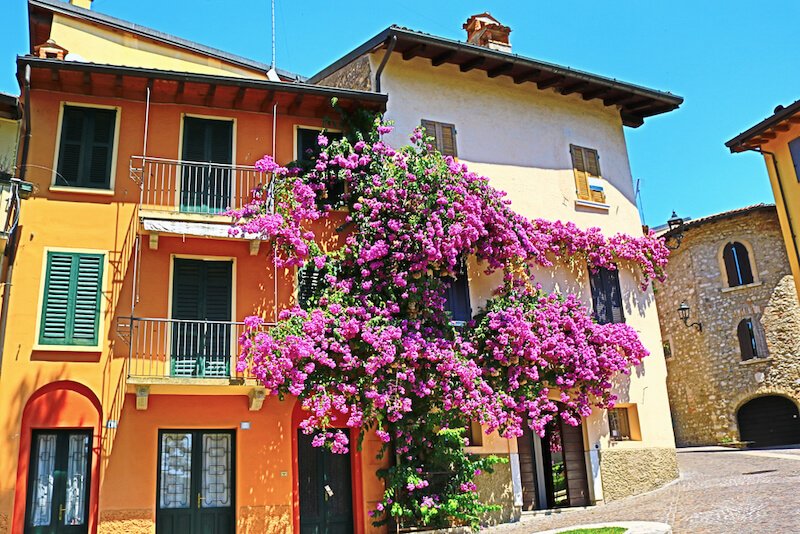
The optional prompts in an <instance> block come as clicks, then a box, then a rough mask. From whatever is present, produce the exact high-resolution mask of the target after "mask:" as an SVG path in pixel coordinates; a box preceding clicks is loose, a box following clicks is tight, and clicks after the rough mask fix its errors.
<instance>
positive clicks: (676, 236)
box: [664, 210, 683, 250]
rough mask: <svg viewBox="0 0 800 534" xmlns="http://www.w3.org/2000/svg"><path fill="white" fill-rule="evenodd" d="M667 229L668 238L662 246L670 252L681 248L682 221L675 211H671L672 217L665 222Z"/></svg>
mask: <svg viewBox="0 0 800 534" xmlns="http://www.w3.org/2000/svg"><path fill="white" fill-rule="evenodd" d="M667 227H668V228H669V236H668V237H667V239H666V240H665V241H664V245H666V247H667V248H668V249H670V250H675V249H677V248H678V247H679V246H681V241H682V240H683V219H682V218H681V217H678V214H677V213H675V210H672V217H670V218H669V219H668V220H667Z"/></svg>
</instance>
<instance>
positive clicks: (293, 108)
mask: <svg viewBox="0 0 800 534" xmlns="http://www.w3.org/2000/svg"><path fill="white" fill-rule="evenodd" d="M305 96H306V95H304V94H303V93H299V94H298V95H297V96H295V97H294V101H293V102H292V103H291V104H289V108H288V109H287V110H286V113H288V114H289V115H294V114H295V113H297V111H298V110H299V109H300V106H301V105H303V98H305Z"/></svg>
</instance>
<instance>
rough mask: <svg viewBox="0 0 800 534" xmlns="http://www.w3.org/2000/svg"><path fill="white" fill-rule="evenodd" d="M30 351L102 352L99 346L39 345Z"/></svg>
mask: <svg viewBox="0 0 800 534" xmlns="http://www.w3.org/2000/svg"><path fill="white" fill-rule="evenodd" d="M31 350H32V351H40V352H103V347H101V346H100V345H41V344H39V343H36V344H35V345H34V346H33V347H31Z"/></svg>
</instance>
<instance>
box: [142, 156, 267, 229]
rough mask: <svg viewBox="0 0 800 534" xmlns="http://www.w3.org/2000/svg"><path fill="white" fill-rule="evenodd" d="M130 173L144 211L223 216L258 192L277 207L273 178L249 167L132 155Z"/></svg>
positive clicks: (242, 204)
mask: <svg viewBox="0 0 800 534" xmlns="http://www.w3.org/2000/svg"><path fill="white" fill-rule="evenodd" d="M130 174H131V178H132V179H133V180H134V181H136V182H137V183H139V184H140V186H141V188H142V194H141V207H142V208H144V209H149V210H153V211H167V212H178V213H180V212H184V213H202V214H208V215H213V214H219V213H223V212H224V211H225V210H226V209H227V208H234V209H237V208H241V207H242V206H244V205H245V204H247V203H248V202H250V200H251V199H252V192H253V190H255V189H257V190H259V191H260V192H261V193H260V194H266V195H268V197H267V208H268V209H269V210H270V211H272V209H273V207H274V200H273V198H272V193H273V184H272V175H271V174H268V173H265V172H261V171H258V170H256V169H255V168H254V167H251V166H247V165H232V164H224V163H208V162H201V161H186V160H176V159H165V158H152V157H144V156H132V157H131V163H130Z"/></svg>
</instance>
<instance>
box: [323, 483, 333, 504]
mask: <svg viewBox="0 0 800 534" xmlns="http://www.w3.org/2000/svg"><path fill="white" fill-rule="evenodd" d="M323 489H324V490H325V500H326V501H327V500H328V499H330V498H331V497H333V489H331V487H330V486H329V485H327V484H325V487H324V488H323Z"/></svg>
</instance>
